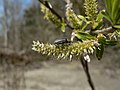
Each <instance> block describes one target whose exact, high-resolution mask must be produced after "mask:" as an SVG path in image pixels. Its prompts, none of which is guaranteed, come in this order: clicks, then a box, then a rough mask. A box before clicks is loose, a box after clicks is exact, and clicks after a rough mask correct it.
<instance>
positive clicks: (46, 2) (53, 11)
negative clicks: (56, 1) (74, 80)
mask: <svg viewBox="0 0 120 90" xmlns="http://www.w3.org/2000/svg"><path fill="white" fill-rule="evenodd" d="M38 1H39V2H40V3H42V4H43V5H44V6H45V7H47V8H48V9H49V10H50V11H51V12H52V13H53V14H54V15H56V16H57V17H58V18H59V19H60V21H62V20H63V19H64V21H65V23H66V24H67V27H69V28H70V29H71V30H73V27H71V26H70V25H69V24H68V23H67V20H66V19H65V18H62V17H61V16H60V15H59V14H58V13H57V12H56V11H55V10H54V9H53V8H51V7H50V6H49V3H48V1H44V0H38Z"/></svg>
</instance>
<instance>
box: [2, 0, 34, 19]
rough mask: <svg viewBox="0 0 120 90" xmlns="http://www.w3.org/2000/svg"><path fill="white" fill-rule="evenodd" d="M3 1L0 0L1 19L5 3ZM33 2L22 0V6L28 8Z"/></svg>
mask: <svg viewBox="0 0 120 90" xmlns="http://www.w3.org/2000/svg"><path fill="white" fill-rule="evenodd" d="M2 1H3V0H0V17H1V16H2V14H3V2H2ZM31 1H32V0H22V6H23V8H26V7H28V6H29V5H30V4H31Z"/></svg>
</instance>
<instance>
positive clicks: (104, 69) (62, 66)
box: [0, 0, 120, 90]
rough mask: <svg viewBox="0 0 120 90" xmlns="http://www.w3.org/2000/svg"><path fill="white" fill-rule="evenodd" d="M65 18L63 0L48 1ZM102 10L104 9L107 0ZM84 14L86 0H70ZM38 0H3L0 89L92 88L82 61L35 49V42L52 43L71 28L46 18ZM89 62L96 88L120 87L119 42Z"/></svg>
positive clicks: (0, 1) (0, 5)
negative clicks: (98, 57) (63, 58)
mask: <svg viewBox="0 0 120 90" xmlns="http://www.w3.org/2000/svg"><path fill="white" fill-rule="evenodd" d="M49 1H50V2H51V4H52V5H53V8H54V9H55V10H56V11H57V12H58V13H59V14H60V15H61V16H63V17H64V13H65V2H64V0H49ZM98 1H99V6H98V7H99V9H104V8H105V5H104V2H103V1H104V0H98ZM71 2H73V9H74V11H75V13H77V14H82V15H84V7H83V2H84V0H71ZM43 17H44V14H43V13H41V11H40V4H39V2H38V0H0V90H91V89H90V87H89V85H88V82H87V79H86V76H85V74H84V71H83V69H82V66H81V63H80V61H79V60H73V61H72V62H70V61H69V60H57V59H56V58H53V57H48V56H46V55H41V54H40V53H36V52H34V51H32V49H31V48H32V41H33V40H39V41H40V42H44V43H46V42H49V43H53V42H54V40H56V39H59V38H68V39H69V38H70V33H71V31H70V30H69V29H68V28H66V32H65V33H62V32H61V30H60V28H58V27H56V26H55V25H54V24H52V23H50V22H49V21H46V20H44V18H43ZM91 58H92V60H91V62H90V63H89V66H90V73H91V76H92V79H93V82H94V84H95V87H96V89H97V90H119V88H120V45H117V46H115V47H108V48H106V50H105V53H104V56H103V58H102V60H101V61H98V60H97V58H96V57H95V55H93V56H91Z"/></svg>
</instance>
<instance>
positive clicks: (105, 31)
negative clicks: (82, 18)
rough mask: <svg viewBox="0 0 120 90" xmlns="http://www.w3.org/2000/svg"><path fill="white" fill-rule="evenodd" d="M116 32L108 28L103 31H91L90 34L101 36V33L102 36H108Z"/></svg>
mask: <svg viewBox="0 0 120 90" xmlns="http://www.w3.org/2000/svg"><path fill="white" fill-rule="evenodd" d="M114 31H115V28H113V27H108V28H103V29H101V30H95V31H91V32H90V33H91V34H99V33H102V34H108V33H112V32H114Z"/></svg>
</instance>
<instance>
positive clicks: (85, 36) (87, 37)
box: [75, 32, 95, 40]
mask: <svg viewBox="0 0 120 90" xmlns="http://www.w3.org/2000/svg"><path fill="white" fill-rule="evenodd" d="M75 36H76V37H77V38H79V39H81V40H91V39H95V37H94V36H92V35H90V34H88V33H85V32H76V34H75Z"/></svg>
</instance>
